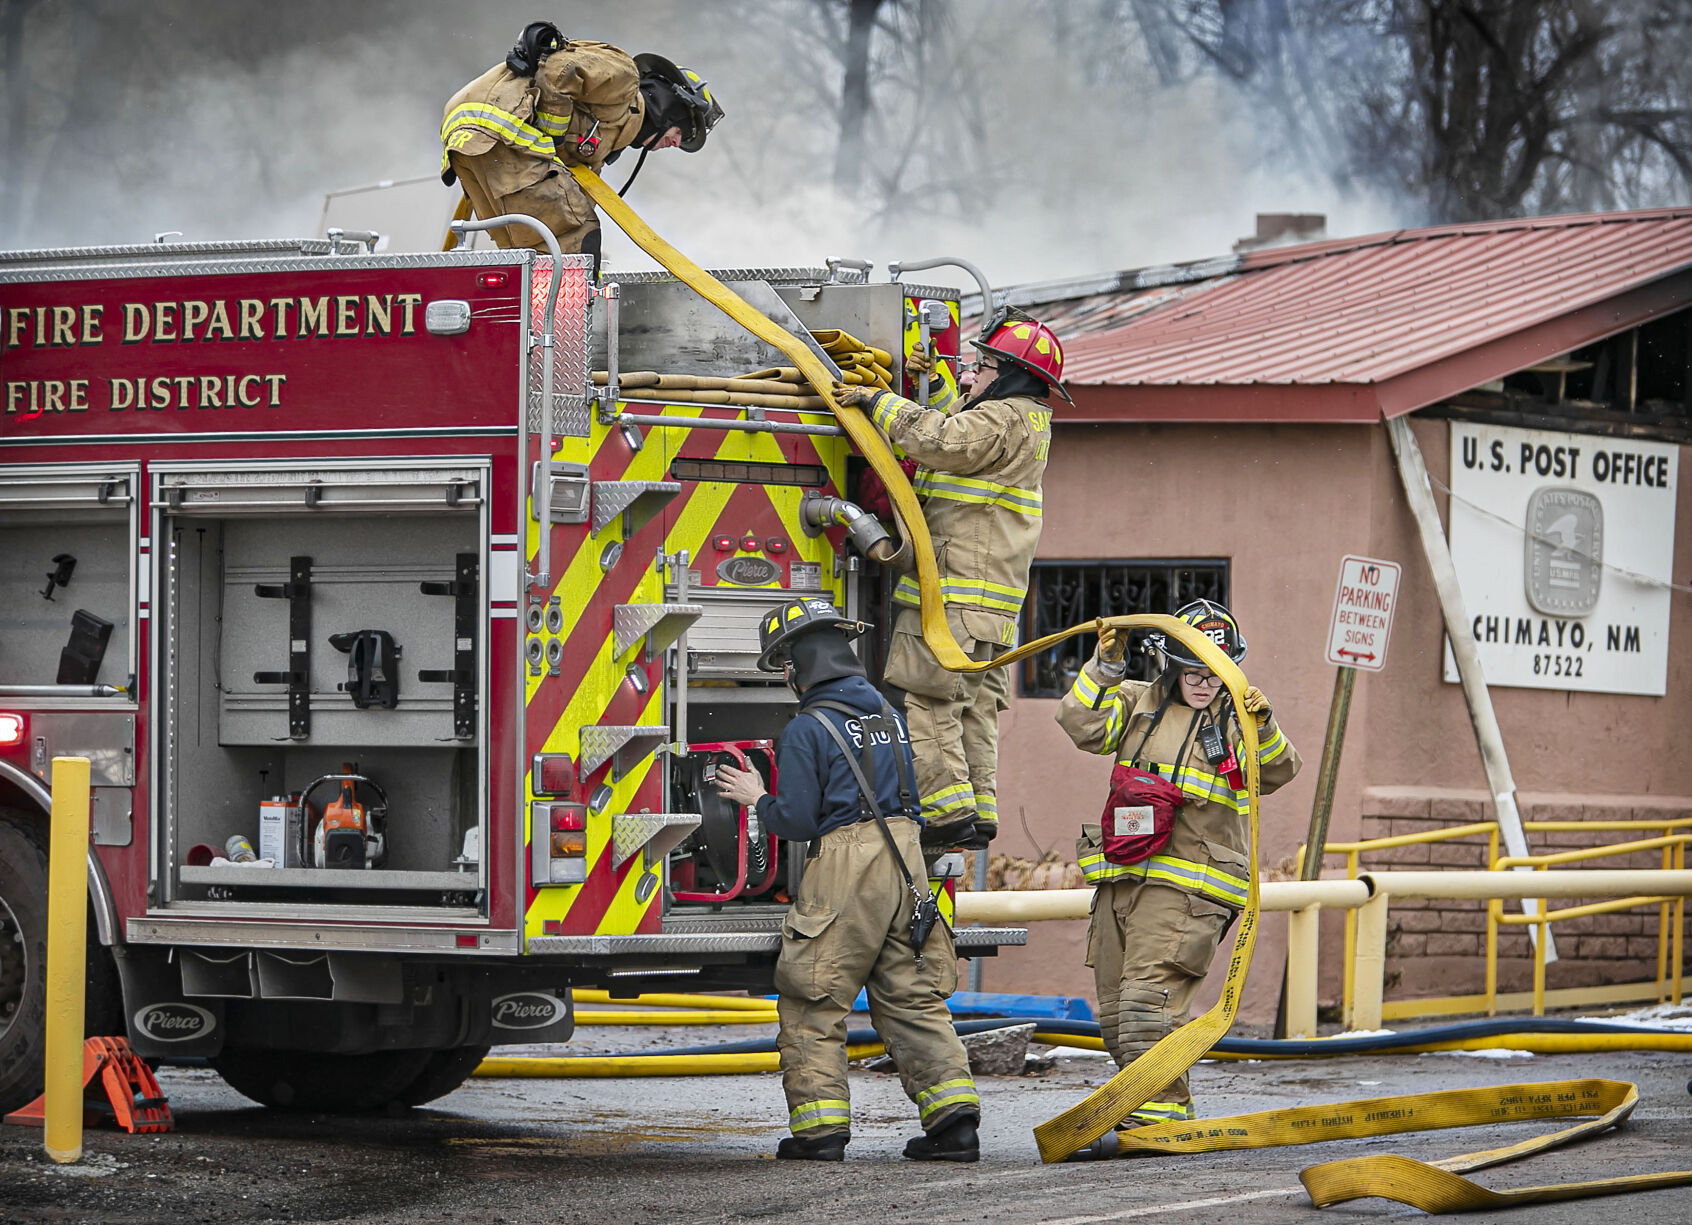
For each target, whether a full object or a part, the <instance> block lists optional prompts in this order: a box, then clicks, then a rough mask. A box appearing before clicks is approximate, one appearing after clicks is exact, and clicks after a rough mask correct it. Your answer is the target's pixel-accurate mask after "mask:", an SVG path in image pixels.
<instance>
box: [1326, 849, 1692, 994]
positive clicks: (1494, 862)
mask: <svg viewBox="0 0 1692 1225" xmlns="http://www.w3.org/2000/svg"><path fill="white" fill-rule="evenodd" d="M1522 830H1523V832H1524V833H1552V832H1566V831H1578V832H1582V833H1616V832H1628V831H1632V832H1646V831H1660V836H1659V837H1657V838H1653V839H1648V840H1645V841H1642V842H1639V841H1636V842H1622V843H1611V844H1608V845H1606V846H1601V847H1588V848H1583V849H1581V850H1577V851H1562V852H1555V853H1552V854H1549V855H1537V856H1526V857H1518V858H1500V857H1499V854H1498V849H1499V847H1498V840H1499V833H1498V822H1496V821H1476V822H1472V823H1470V824H1467V825H1453V826H1449V827H1447V828H1444V829H1431V830H1421V831H1419V832H1417V833H1413V834H1393V835H1390V836H1388V837H1383V838H1364V839H1361V840H1358V841H1354V842H1325V843H1323V844H1322V850H1323V854H1324V856H1327V855H1344V856H1345V876H1346V879H1347V880H1356V879H1357V877H1358V876H1359V874H1360V872H1361V870H1362V857H1363V856H1364V855H1366V854H1368V853H1370V852H1374V851H1385V850H1390V849H1392V848H1394V847H1401V846H1415V845H1420V844H1425V843H1437V842H1455V841H1460V840H1462V839H1466V838H1478V837H1480V836H1482V835H1485V836H1486V839H1487V849H1486V862H1487V863H1488V864H1489V865H1490V866H1491V868H1493V869H1495V870H1500V871H1508V870H1510V869H1513V868H1516V867H1530V866H1531V867H1545V866H1548V865H1552V864H1561V863H1572V862H1578V861H1581V860H1588V859H1600V858H1608V857H1612V856H1615V855H1629V854H1636V853H1638V852H1640V851H1643V850H1649V849H1654V848H1657V847H1660V848H1661V849H1662V866H1663V867H1664V868H1665V869H1666V868H1671V867H1682V866H1684V846H1682V845H1679V844H1678V843H1677V842H1676V831H1677V830H1692V818H1679V819H1672V818H1671V819H1663V820H1642V821H1636V820H1629V821H1523V822H1522ZM1680 841H1681V842H1684V841H1692V837H1686V836H1682V837H1681V839H1680ZM1303 858H1304V847H1303V845H1302V844H1301V845H1300V846H1299V848H1298V853H1297V861H1298V862H1302V861H1303ZM1653 902H1654V903H1657V905H1658V922H1657V977H1656V982H1655V989H1656V999H1657V1002H1658V1003H1663V1002H1664V1001H1665V1000H1667V999H1668V998H1669V996H1670V995H1673V996H1674V998H1676V999H1677V1000H1678V999H1679V998H1680V996H1681V961H1680V949H1681V943H1682V937H1683V932H1684V923H1683V919H1684V906H1685V902H1684V899H1680V898H1647V899H1639V898H1620V899H1615V900H1612V901H1608V902H1603V903H1598V904H1596V905H1595V906H1590V907H1586V906H1583V907H1566V908H1564V909H1563V910H1561V911H1557V912H1555V913H1554V914H1552V915H1550V916H1547V917H1545V918H1544V921H1543V922H1542V921H1541V919H1540V916H1536V915H1530V914H1520V915H1508V916H1506V915H1503V913H1502V912H1503V902H1502V901H1501V900H1499V899H1493V900H1492V901H1490V902H1489V903H1488V919H1487V928H1486V955H1485V956H1486V966H1485V982H1486V986H1485V990H1484V991H1483V992H1482V993H1481V994H1480V995H1478V996H1475V995H1455V996H1433V997H1426V998H1422V999H1416V1000H1404V1001H1398V1002H1397V1003H1396V1004H1388V1005H1386V1006H1385V1009H1386V1015H1387V1016H1388V1017H1389V1018H1391V1019H1395V1020H1396V1019H1402V1018H1406V1017H1417V1016H1443V1015H1451V1014H1454V1013H1460V1012H1477V1011H1484V1012H1485V1013H1486V1015H1487V1016H1494V1015H1496V1013H1497V1010H1498V1002H1499V995H1498V926H1499V924H1500V923H1502V924H1504V925H1506V926H1526V925H1533V926H1535V927H1537V928H1538V939H1537V940H1536V941H1535V943H1534V982H1535V988H1534V991H1533V992H1532V999H1533V1010H1534V1015H1535V1016H1542V1015H1543V1014H1544V1008H1545V1000H1546V992H1545V989H1544V975H1545V955H1544V948H1545V940H1544V933H1545V931H1547V930H1548V929H1549V926H1550V924H1551V923H1552V922H1556V921H1558V920H1564V919H1577V918H1584V917H1586V916H1589V915H1594V914H1606V913H1610V912H1613V911H1618V910H1627V909H1632V908H1634V907H1636V906H1642V905H1649V904H1652V903H1653ZM1671 912H1672V916H1671ZM1495 915H1496V916H1498V917H1497V919H1496V920H1495V919H1494V916H1495ZM1671 917H1672V922H1673V927H1672V933H1673V934H1672V937H1671V938H1670V939H1668V940H1665V939H1664V937H1665V936H1666V935H1669V933H1670V930H1671V929H1670V922H1671ZM1671 945H1672V947H1673V954H1672V957H1671V954H1670V946H1671ZM1356 954H1357V912H1356V911H1355V910H1348V911H1346V914H1345V960H1344V967H1343V977H1342V980H1341V991H1340V995H1341V1010H1342V1015H1343V1016H1344V1017H1345V1018H1346V1023H1347V1024H1349V1023H1350V1019H1351V1016H1352V1013H1353V1010H1354V1006H1355V1002H1356V988H1357V982H1356V960H1357V958H1356ZM1671 961H1672V963H1673V969H1672V972H1671V970H1670V962H1671ZM1642 987H1643V984H1631V983H1630V984H1623V985H1622V986H1621V987H1620V988H1619V989H1618V988H1617V987H1605V988H1594V989H1587V988H1573V989H1569V990H1565V991H1560V992H1554V993H1553V994H1556V995H1558V996H1559V1002H1563V1003H1569V1004H1579V1003H1618V1002H1638V1001H1641V1000H1645V999H1648V998H1649V993H1648V992H1645V991H1643V990H1642ZM1522 1002H1526V1001H1525V1000H1523V1001H1522Z"/></svg>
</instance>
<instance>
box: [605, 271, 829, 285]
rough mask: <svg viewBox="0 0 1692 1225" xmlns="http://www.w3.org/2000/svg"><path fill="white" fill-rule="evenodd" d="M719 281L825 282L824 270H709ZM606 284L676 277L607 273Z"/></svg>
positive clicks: (653, 281) (654, 281)
mask: <svg viewBox="0 0 1692 1225" xmlns="http://www.w3.org/2000/svg"><path fill="white" fill-rule="evenodd" d="M707 271H708V273H709V274H710V275H711V276H714V277H716V278H717V280H719V281H769V282H770V283H771V284H772V285H821V284H824V283H825V282H827V280H828V269H827V268H711V269H707ZM605 279H606V280H607V281H615V282H617V284H619V285H658V284H662V283H663V282H666V281H674V280H675V279H676V278H675V277H674V276H673V275H672V274H670V273H668V272H665V271H663V270H662V269H654V270H651V271H642V272H607V273H606V274H605Z"/></svg>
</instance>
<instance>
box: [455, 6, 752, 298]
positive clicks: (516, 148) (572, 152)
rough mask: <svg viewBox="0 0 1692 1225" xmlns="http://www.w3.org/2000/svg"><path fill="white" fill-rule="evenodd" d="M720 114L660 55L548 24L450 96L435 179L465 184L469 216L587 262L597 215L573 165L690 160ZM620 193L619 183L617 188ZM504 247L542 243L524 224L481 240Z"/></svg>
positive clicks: (522, 231)
mask: <svg viewBox="0 0 1692 1225" xmlns="http://www.w3.org/2000/svg"><path fill="white" fill-rule="evenodd" d="M722 116H723V108H722V107H720V106H718V105H717V100H716V99H715V98H714V97H712V95H711V90H710V88H709V87H708V86H707V85H706V84H705V82H704V81H702V80H700V78H699V75H698V74H697V73H694V72H691V71H689V70H688V69H686V68H679V67H677V66H676V65H675V64H672V63H671V62H670V61H669V60H667V59H665V58H664V57H663V56H661V55H650V54H643V55H636V56H632V57H631V56H629V55H628V54H627V53H626V52H624V51H622V50H621V49H619V48H617V47H613V46H611V45H610V44H609V43H600V42H589V41H586V40H573V39H567V38H565V37H564V36H563V35H562V34H560V33H559V31H558V27H557V26H555V25H552V24H551V23H550V22H545V21H536V22H531V23H530V24H529V25H528V26H526V27H524V29H523V33H522V34H521V35H520V36H519V37H518V39H517V44H516V46H514V47H512V49H511V54H510V55H508V56H506V57H505V60H504V61H503V62H502V63H499V64H495V65H494V66H493V67H492V68H490V69H488V70H487V71H486V72H484V73H483V74H482V75H481V76H479V77H477V78H476V79H475V80H474V81H471V82H470V83H469V84H468V85H466V86H465V87H464V88H463V89H461V90H459V91H458V92H457V93H456V94H454V95H453V96H452V98H451V100H450V101H448V102H447V105H446V116H445V118H444V119H443V120H442V121H441V145H442V150H441V180H442V182H444V183H446V184H447V186H449V187H450V186H452V184H453V183H454V182H458V183H462V184H463V187H464V194H465V195H466V196H467V197H469V200H470V204H471V206H472V207H473V208H474V209H475V211H476V215H477V216H478V217H481V218H483V219H484V220H485V219H487V218H490V217H497V216H499V215H500V214H502V213H527V214H528V215H530V216H532V217H535V218H537V219H538V220H540V221H541V222H542V223H544V224H545V225H546V226H547V228H548V229H550V230H551V231H552V232H553V234H554V235H556V236H557V238H558V244H559V246H560V247H561V248H562V249H563V251H564V252H565V253H570V252H576V251H582V252H586V253H588V254H590V255H592V256H593V257H594V260H595V265H596V267H597V263H598V259H599V248H600V238H601V235H600V229H599V215H598V214H597V213H596V212H594V209H593V204H592V202H591V201H590V200H589V199H588V196H587V193H586V192H584V191H583V190H582V188H581V185H580V184H578V183H577V182H576V180H575V179H574V178H573V177H572V176H571V174H570V171H569V167H570V166H572V165H577V166H587V167H589V168H590V169H591V170H593V172H594V173H595V174H598V173H599V171H600V169H601V167H603V166H604V165H605V164H606V163H607V162H611V161H615V160H616V158H617V155H618V154H619V153H620V152H621V151H622V150H623V149H625V148H628V147H629V146H631V145H634V146H638V147H639V149H640V151H641V153H640V162H637V163H636V165H635V169H634V172H633V173H631V174H630V175H629V181H630V182H633V180H634V176H635V174H638V173H640V167H641V165H642V164H644V162H645V161H646V155H647V154H648V153H650V152H651V151H652V150H653V149H673V148H677V147H680V148H681V149H683V150H684V151H686V152H688V153H696V152H698V150H699V149H700V148H701V147H703V146H704V144H705V137H706V136H707V134H709V132H710V131H711V129H712V128H713V127H715V126H716V123H717V121H718V120H719V119H721V118H722ZM623 189H624V190H625V191H626V190H628V184H627V183H625V184H624V185H623ZM490 233H491V234H492V235H493V239H494V242H495V243H497V244H498V245H499V246H501V247H534V248H535V249H537V250H539V251H543V252H544V251H545V250H546V243H545V242H544V241H543V240H542V239H541V238H540V237H539V236H538V235H537V234H535V233H534V232H533V231H531V230H529V229H527V228H526V227H506V226H501V227H499V228H498V229H495V230H492V231H490Z"/></svg>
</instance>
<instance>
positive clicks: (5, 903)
mask: <svg viewBox="0 0 1692 1225" xmlns="http://www.w3.org/2000/svg"><path fill="white" fill-rule="evenodd" d="M88 935H89V944H88V973H87V978H86V980H85V982H84V988H83V1000H84V1004H83V1008H84V1018H85V1021H86V1024H85V1026H84V1030H83V1032H84V1034H85V1035H86V1034H104V1035H113V1036H122V1035H123V1034H124V1032H125V1030H124V1027H123V987H122V984H121V983H120V982H119V980H118V973H117V965H116V963H115V962H113V960H112V955H111V953H110V951H108V950H107V949H106V948H105V947H104V946H103V945H101V944H100V942H99V940H98V939H97V938H96V937H95V936H94V919H93V915H92V914H90V915H89V919H88ZM46 1014H47V820H46V818H45V817H42V816H40V815H38V814H36V813H30V812H20V811H18V810H16V809H12V808H0V1113H5V1112H7V1111H11V1110H16V1109H18V1107H20V1106H27V1105H28V1104H29V1103H30V1102H32V1101H34V1100H35V1099H36V1098H38V1097H40V1096H41V1091H42V1085H43V1078H42V1077H43V1074H42V1057H43V1052H44V1050H45V1047H46V1041H47V1039H46V1029H45V1023H46Z"/></svg>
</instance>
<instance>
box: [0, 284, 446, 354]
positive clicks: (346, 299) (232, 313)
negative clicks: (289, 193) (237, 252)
mask: <svg viewBox="0 0 1692 1225" xmlns="http://www.w3.org/2000/svg"><path fill="white" fill-rule="evenodd" d="M422 302H423V295H422V294H420V293H398V294H395V293H386V294H362V295H361V294H325V295H323V296H321V297H316V298H306V297H290V298H213V299H198V298H194V299H187V300H184V301H180V302H125V303H124V304H123V305H122V306H121V307H120V308H119V310H120V312H121V313H122V316H123V333H122V337H121V340H120V343H122V344H126V345H136V344H192V343H195V342H198V343H202V344H205V343H211V342H214V341H243V340H290V339H294V340H303V339H305V338H307V337H313V338H315V337H352V336H372V337H387V336H414V335H416V334H417V308H418V306H420V305H421V304H422ZM104 325H105V307H104V306H103V305H102V304H100V303H88V304H85V305H83V306H12V307H7V308H6V319H5V337H4V347H5V348H6V349H23V348H29V349H63V348H74V347H79V346H84V345H98V344H101V343H103V342H104V341H105V339H106V336H105V332H104Z"/></svg>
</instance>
